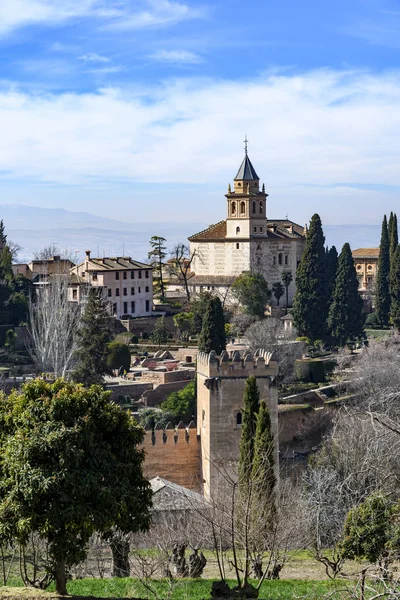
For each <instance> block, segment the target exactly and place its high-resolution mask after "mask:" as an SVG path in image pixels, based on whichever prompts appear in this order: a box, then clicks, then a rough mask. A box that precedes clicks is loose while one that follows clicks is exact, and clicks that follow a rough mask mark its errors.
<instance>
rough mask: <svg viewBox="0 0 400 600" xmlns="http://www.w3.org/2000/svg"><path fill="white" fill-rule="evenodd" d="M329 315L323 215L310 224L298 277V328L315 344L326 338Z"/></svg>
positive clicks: (299, 331)
mask: <svg viewBox="0 0 400 600" xmlns="http://www.w3.org/2000/svg"><path fill="white" fill-rule="evenodd" d="M327 316H328V297H327V272H326V256H325V238H324V234H323V231H322V224H321V219H320V217H319V215H317V214H315V215H314V216H313V217H312V219H311V223H310V228H309V231H308V234H307V238H306V245H305V248H304V252H303V255H302V257H301V261H300V264H299V266H298V268H297V275H296V293H295V296H294V301H293V318H294V324H295V327H296V329H297V331H298V333H299V335H301V336H307V337H308V338H310V340H311V341H312V342H314V341H316V340H319V339H324V338H325V336H326V333H327V331H326V320H327Z"/></svg>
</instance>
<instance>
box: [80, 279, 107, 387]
mask: <svg viewBox="0 0 400 600" xmlns="http://www.w3.org/2000/svg"><path fill="white" fill-rule="evenodd" d="M77 337H78V348H77V352H76V357H77V368H76V370H75V372H74V375H73V378H74V380H75V381H76V382H78V383H83V384H84V385H85V386H87V387H89V386H91V385H93V384H102V383H103V377H104V375H105V374H106V373H107V372H108V366H107V357H108V344H109V343H110V342H111V339H112V338H111V333H110V329H109V315H108V313H107V305H106V303H105V302H104V300H103V299H102V298H101V296H100V294H99V293H98V291H97V290H96V289H95V288H92V289H91V290H90V291H89V293H88V298H87V302H86V306H85V309H84V312H83V315H82V317H81V324H80V327H79V329H78V332H77Z"/></svg>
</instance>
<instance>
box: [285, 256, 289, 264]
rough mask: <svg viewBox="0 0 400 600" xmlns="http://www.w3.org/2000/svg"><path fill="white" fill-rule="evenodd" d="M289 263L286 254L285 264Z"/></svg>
mask: <svg viewBox="0 0 400 600" xmlns="http://www.w3.org/2000/svg"><path fill="white" fill-rule="evenodd" d="M288 263H289V256H288V255H287V254H286V256H285V265H287V264H288Z"/></svg>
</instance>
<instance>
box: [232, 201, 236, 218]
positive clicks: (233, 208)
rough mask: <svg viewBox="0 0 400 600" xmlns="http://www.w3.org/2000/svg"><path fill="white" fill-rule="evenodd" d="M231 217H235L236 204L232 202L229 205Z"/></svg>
mask: <svg viewBox="0 0 400 600" xmlns="http://www.w3.org/2000/svg"><path fill="white" fill-rule="evenodd" d="M231 215H232V216H235V215H236V202H232V204H231Z"/></svg>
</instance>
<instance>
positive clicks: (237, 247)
mask: <svg viewBox="0 0 400 600" xmlns="http://www.w3.org/2000/svg"><path fill="white" fill-rule="evenodd" d="M236 250H239V242H237V244H236Z"/></svg>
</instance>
